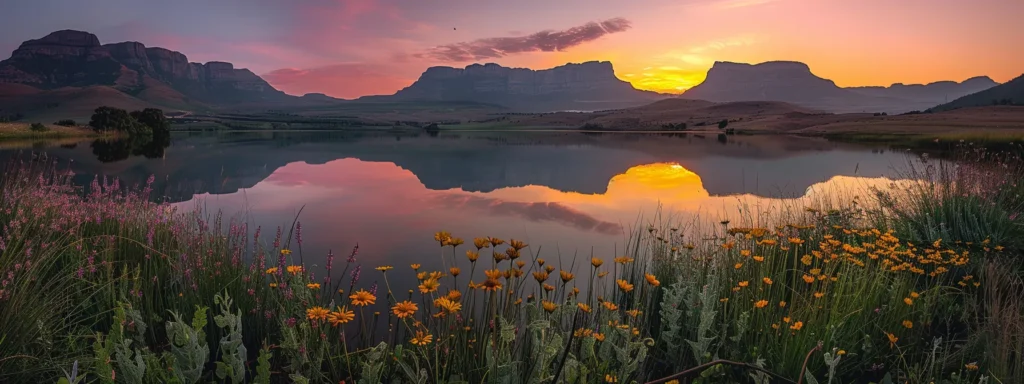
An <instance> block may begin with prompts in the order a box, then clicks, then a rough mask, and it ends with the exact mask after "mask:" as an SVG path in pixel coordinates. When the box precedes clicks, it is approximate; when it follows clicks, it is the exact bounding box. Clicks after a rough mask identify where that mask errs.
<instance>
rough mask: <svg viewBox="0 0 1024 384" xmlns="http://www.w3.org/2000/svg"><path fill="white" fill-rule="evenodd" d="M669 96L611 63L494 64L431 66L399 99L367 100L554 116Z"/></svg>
mask: <svg viewBox="0 0 1024 384" xmlns="http://www.w3.org/2000/svg"><path fill="white" fill-rule="evenodd" d="M666 97H669V96H668V95H662V94H658V93H655V92H650V91H642V90H638V89H636V88H634V87H633V85H632V84H630V83H628V82H626V81H623V80H620V79H619V78H617V77H616V76H615V71H614V69H613V67H612V63H610V62H607V61H590V62H584V63H578V64H577V63H570V64H566V65H562V66H558V67H554V68H551V69H542V70H532V69H526V68H509V67H503V66H500V65H498V64H494V63H488V64H473V65H469V66H467V67H465V68H453V67H430V68H427V70H426V71H424V72H423V74H422V75H420V77H419V79H418V80H416V82H414V83H413V84H411V85H410V86H408V87H406V88H404V89H402V90H399V91H398V92H396V93H395V94H394V95H390V96H373V97H368V98H362V99H361V100H396V101H413V100H425V101H476V102H482V103H491V104H499V105H503V106H506V107H508V108H511V109H513V110H518V111H530V112H551V111H557V110H601V109H614V108H624V107H631V106H638V105H642V104H646V103H650V102H653V101H657V100H660V99H664V98H666Z"/></svg>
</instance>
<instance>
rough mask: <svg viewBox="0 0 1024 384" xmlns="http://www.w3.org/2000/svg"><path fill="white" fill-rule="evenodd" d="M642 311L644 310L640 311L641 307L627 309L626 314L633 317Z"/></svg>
mask: <svg viewBox="0 0 1024 384" xmlns="http://www.w3.org/2000/svg"><path fill="white" fill-rule="evenodd" d="M641 313H643V312H640V310H639V309H630V310H628V311H626V314H627V315H629V317H632V318H636V317H637V316H640V314H641Z"/></svg>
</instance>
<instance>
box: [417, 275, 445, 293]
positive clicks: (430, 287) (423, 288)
mask: <svg viewBox="0 0 1024 384" xmlns="http://www.w3.org/2000/svg"><path fill="white" fill-rule="evenodd" d="M439 286H441V283H440V282H438V281H437V279H434V278H430V279H426V280H423V282H422V283H420V285H419V289H420V293H430V292H434V291H436V290H437V287H439Z"/></svg>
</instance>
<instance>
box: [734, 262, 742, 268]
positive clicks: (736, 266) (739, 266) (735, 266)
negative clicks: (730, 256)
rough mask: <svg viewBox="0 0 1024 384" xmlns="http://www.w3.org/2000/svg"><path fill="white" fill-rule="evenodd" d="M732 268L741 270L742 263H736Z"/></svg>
mask: <svg viewBox="0 0 1024 384" xmlns="http://www.w3.org/2000/svg"><path fill="white" fill-rule="evenodd" d="M732 267H733V268H735V269H740V268H743V263H736V265H734V266H732Z"/></svg>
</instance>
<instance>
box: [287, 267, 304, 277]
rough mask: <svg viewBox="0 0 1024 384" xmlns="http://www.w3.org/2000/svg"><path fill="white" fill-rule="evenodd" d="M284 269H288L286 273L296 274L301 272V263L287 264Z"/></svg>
mask: <svg viewBox="0 0 1024 384" xmlns="http://www.w3.org/2000/svg"><path fill="white" fill-rule="evenodd" d="M286 270H287V271H288V273H290V274H293V275H295V274H298V273H299V272H302V266H301V265H289V266H288V268H286Z"/></svg>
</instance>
